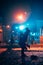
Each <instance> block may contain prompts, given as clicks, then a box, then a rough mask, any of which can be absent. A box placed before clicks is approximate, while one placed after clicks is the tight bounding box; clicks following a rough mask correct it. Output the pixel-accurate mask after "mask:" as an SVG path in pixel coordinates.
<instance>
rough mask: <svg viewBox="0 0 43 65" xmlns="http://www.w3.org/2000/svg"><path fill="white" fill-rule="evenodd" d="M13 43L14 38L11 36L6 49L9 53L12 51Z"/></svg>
mask: <svg viewBox="0 0 43 65" xmlns="http://www.w3.org/2000/svg"><path fill="white" fill-rule="evenodd" d="M13 43H14V38H13V36H12V35H11V39H10V43H9V48H8V50H9V51H10V50H11V49H12V47H13Z"/></svg>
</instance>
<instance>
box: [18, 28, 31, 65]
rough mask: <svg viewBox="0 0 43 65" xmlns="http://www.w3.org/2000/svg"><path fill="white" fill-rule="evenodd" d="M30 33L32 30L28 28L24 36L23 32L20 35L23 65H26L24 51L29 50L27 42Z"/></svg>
mask: <svg viewBox="0 0 43 65" xmlns="http://www.w3.org/2000/svg"><path fill="white" fill-rule="evenodd" d="M29 33H30V30H29V29H28V28H26V32H25V33H24V34H23V33H22V32H21V34H20V41H19V45H20V47H21V57H22V65H25V54H24V50H25V49H27V48H26V41H27V38H28V35H29ZM27 46H28V47H29V48H30V46H29V45H27Z"/></svg>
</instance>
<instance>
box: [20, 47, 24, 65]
mask: <svg viewBox="0 0 43 65" xmlns="http://www.w3.org/2000/svg"><path fill="white" fill-rule="evenodd" d="M21 58H22V65H25V54H24V48H22V50H21Z"/></svg>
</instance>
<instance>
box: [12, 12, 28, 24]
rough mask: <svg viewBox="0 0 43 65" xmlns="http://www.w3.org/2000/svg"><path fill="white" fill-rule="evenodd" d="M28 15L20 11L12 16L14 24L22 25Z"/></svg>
mask: <svg viewBox="0 0 43 65" xmlns="http://www.w3.org/2000/svg"><path fill="white" fill-rule="evenodd" d="M27 17H28V13H27V12H25V11H20V12H17V13H15V14H13V20H14V21H15V23H24V22H25V21H26V20H27Z"/></svg>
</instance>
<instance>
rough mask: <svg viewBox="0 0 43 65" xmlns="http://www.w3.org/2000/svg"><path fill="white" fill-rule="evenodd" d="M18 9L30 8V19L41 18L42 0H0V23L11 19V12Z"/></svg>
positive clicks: (26, 9) (42, 18) (42, 17)
mask: <svg viewBox="0 0 43 65" xmlns="http://www.w3.org/2000/svg"><path fill="white" fill-rule="evenodd" d="M18 9H22V10H25V11H27V12H28V11H29V10H31V16H30V19H35V20H43V0H0V23H2V24H3V23H4V24H5V23H8V22H10V21H12V12H15V11H16V10H18ZM28 20H29V19H28Z"/></svg>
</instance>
